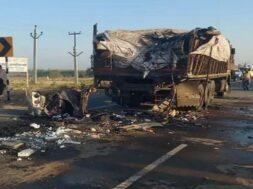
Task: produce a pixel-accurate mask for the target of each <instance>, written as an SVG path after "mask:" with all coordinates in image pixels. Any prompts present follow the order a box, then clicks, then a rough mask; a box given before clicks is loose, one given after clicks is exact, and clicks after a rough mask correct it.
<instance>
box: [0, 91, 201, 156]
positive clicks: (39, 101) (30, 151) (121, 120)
mask: <svg viewBox="0 0 253 189" xmlns="http://www.w3.org/2000/svg"><path fill="white" fill-rule="evenodd" d="M32 95H33V97H32V98H31V101H32V102H31V103H30V105H31V106H30V113H31V115H32V116H35V115H36V116H39V117H33V120H34V122H31V123H28V124H27V126H26V127H22V128H21V129H17V132H16V133H14V134H12V135H10V136H3V135H1V136H2V137H1V138H0V153H1V154H12V155H16V156H17V158H18V160H22V158H30V157H31V156H33V155H34V154H37V153H45V152H46V151H48V150H52V149H55V148H66V147H67V146H72V145H79V144H84V143H85V142H86V141H87V140H93V139H95V140H97V139H102V138H104V137H110V135H115V134H118V133H121V132H130V131H134V132H136V131H145V132H149V133H156V128H158V127H160V128H166V127H170V124H171V123H175V122H181V123H190V124H192V123H194V122H195V121H196V120H197V119H199V118H200V117H201V116H202V115H201V114H200V113H199V112H191V111H188V112H186V111H178V110H176V109H166V108H165V109H166V110H165V109H164V111H157V112H155V111H152V110H140V109H121V108H120V109H117V110H113V109H112V110H93V111H91V112H89V113H90V114H85V115H84V116H81V113H82V110H81V108H80V104H82V103H80V102H81V92H80V91H75V90H68V91H67V90H63V91H61V92H56V93H51V94H42V93H40V92H32ZM168 103H169V102H168ZM159 109H162V108H161V107H159ZM80 112H81V113H80ZM43 115H44V117H43ZM38 118H39V119H38ZM40 119H41V120H43V122H44V123H45V124H40V122H36V120H40Z"/></svg>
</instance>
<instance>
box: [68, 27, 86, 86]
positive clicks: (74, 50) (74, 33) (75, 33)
mask: <svg viewBox="0 0 253 189" xmlns="http://www.w3.org/2000/svg"><path fill="white" fill-rule="evenodd" d="M80 34H81V32H73V33H70V32H69V35H73V36H74V46H73V53H71V52H69V54H70V55H71V56H73V58H74V71H75V84H76V85H77V84H78V65H77V62H76V57H78V56H79V55H80V54H82V53H83V52H80V53H77V51H76V35H80Z"/></svg>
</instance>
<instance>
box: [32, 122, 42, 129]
mask: <svg viewBox="0 0 253 189" xmlns="http://www.w3.org/2000/svg"><path fill="white" fill-rule="evenodd" d="M30 127H33V128H34V129H39V128H40V125H39V124H37V123H31V124H30Z"/></svg>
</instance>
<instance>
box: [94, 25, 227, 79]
mask: <svg viewBox="0 0 253 189" xmlns="http://www.w3.org/2000/svg"><path fill="white" fill-rule="evenodd" d="M217 39H218V40H217ZM194 40H198V46H197V47H195V48H194V49H193V45H192V43H193V41H194ZM94 43H95V49H96V51H97V53H96V56H100V58H106V57H108V56H111V58H112V63H113V65H114V66H115V67H118V68H127V67H129V66H132V67H133V68H135V69H136V70H138V71H141V72H143V73H144V74H145V73H147V72H149V71H152V70H159V69H162V68H165V67H167V66H172V65H176V64H180V63H182V62H185V61H182V60H185V59H187V57H188V55H189V54H190V53H195V54H203V55H206V56H209V55H210V46H212V45H214V46H215V47H214V48H213V50H212V52H213V53H212V55H211V56H212V58H214V59H216V60H219V61H227V60H228V58H229V56H230V46H229V42H228V40H227V39H225V38H224V37H223V36H222V35H221V34H220V32H219V31H218V30H216V29H215V28H213V27H209V28H196V29H194V30H192V31H185V30H175V29H154V30H137V31H127V30H116V31H105V32H103V33H101V34H98V35H97V37H96V38H95V41H94ZM214 43H215V44H214ZM104 52H107V53H104ZM222 52H225V53H223V54H222ZM208 53H209V54H208ZM103 56H104V57H103ZM105 56H106V57H105Z"/></svg>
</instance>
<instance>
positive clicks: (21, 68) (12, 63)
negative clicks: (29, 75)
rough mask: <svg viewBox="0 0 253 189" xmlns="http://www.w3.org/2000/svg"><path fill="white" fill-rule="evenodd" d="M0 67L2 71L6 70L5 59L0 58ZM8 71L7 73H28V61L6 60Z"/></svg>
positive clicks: (24, 59)
mask: <svg viewBox="0 0 253 189" xmlns="http://www.w3.org/2000/svg"><path fill="white" fill-rule="evenodd" d="M0 65H2V67H3V69H6V59H5V58H4V57H0ZM8 70H9V73H25V72H27V71H28V59H27V58H17V57H10V58H8Z"/></svg>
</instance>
